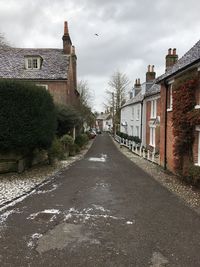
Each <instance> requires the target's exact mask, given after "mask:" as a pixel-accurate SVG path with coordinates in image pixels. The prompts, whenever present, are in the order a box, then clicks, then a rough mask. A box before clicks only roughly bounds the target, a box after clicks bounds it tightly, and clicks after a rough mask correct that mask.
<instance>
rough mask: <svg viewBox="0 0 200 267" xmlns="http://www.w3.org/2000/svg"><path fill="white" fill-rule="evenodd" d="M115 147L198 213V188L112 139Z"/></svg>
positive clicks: (199, 209) (199, 191)
mask: <svg viewBox="0 0 200 267" xmlns="http://www.w3.org/2000/svg"><path fill="white" fill-rule="evenodd" d="M113 142H114V143H115V145H116V146H117V148H118V149H119V150H120V151H121V152H122V153H123V154H124V155H125V156H127V157H128V158H129V159H130V160H131V161H133V162H134V163H135V164H137V165H138V166H139V167H140V168H141V169H143V170H144V171H145V172H146V173H148V174H150V175H151V176H152V177H153V178H154V179H155V180H156V181H158V182H159V183H160V184H162V185H163V186H164V187H166V188H167V189H168V190H169V191H171V192H173V193H175V194H176V195H177V196H178V197H179V198H180V199H182V200H183V201H184V203H185V204H186V205H187V206H189V207H190V208H192V209H194V210H195V211H196V212H197V213H198V214H200V190H199V189H197V188H194V187H193V186H190V185H186V184H185V183H184V182H183V181H181V180H180V179H179V178H178V177H177V176H175V175H173V174H172V173H168V172H167V171H165V170H164V169H162V167H160V166H159V165H156V164H154V163H152V162H150V161H148V160H146V159H144V158H142V157H139V156H138V155H136V154H134V153H133V152H131V151H130V150H129V149H128V148H126V147H124V146H122V147H120V145H119V143H117V142H116V141H114V140H113Z"/></svg>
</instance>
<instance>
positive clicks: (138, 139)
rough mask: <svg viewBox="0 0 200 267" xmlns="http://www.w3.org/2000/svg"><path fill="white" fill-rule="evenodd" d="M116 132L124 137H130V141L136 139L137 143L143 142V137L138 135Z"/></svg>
mask: <svg viewBox="0 0 200 267" xmlns="http://www.w3.org/2000/svg"><path fill="white" fill-rule="evenodd" d="M116 134H117V135H118V136H119V137H121V138H124V139H128V140H130V141H134V142H135V143H136V144H141V139H140V138H139V137H138V136H132V135H128V134H126V133H122V132H119V131H118V132H116Z"/></svg>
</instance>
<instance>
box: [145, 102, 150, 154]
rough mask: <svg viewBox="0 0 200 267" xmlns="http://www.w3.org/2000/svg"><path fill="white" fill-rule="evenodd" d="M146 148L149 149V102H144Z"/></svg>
mask: <svg viewBox="0 0 200 267" xmlns="http://www.w3.org/2000/svg"><path fill="white" fill-rule="evenodd" d="M146 103H147V104H146V147H147V148H148V149H150V147H149V142H150V127H149V120H150V116H151V101H147V102H146Z"/></svg>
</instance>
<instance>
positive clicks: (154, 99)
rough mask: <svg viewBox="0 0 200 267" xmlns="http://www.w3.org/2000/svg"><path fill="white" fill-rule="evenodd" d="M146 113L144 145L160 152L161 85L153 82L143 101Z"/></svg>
mask: <svg viewBox="0 0 200 267" xmlns="http://www.w3.org/2000/svg"><path fill="white" fill-rule="evenodd" d="M143 107H144V111H146V114H145V116H144V117H145V123H144V127H145V129H144V131H143V132H144V138H146V142H145V143H144V142H143V143H144V145H145V146H146V148H147V149H149V150H150V151H155V152H159V147H160V115H161V114H160V108H161V107H160V86H159V85H158V84H153V85H152V87H151V88H150V89H149V90H148V91H147V92H146V94H145V96H144V101H143Z"/></svg>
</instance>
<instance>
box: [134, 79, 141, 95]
mask: <svg viewBox="0 0 200 267" xmlns="http://www.w3.org/2000/svg"><path fill="white" fill-rule="evenodd" d="M140 91H141V84H140V79H136V80H135V84H134V87H133V90H132V97H135V96H136V95H137V94H138V93H139V92H140Z"/></svg>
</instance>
